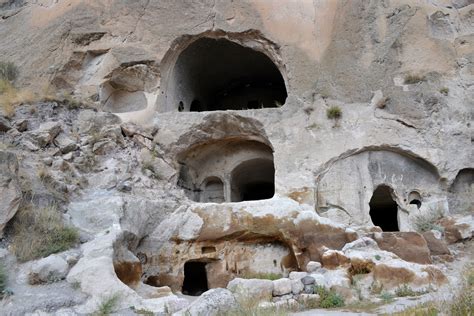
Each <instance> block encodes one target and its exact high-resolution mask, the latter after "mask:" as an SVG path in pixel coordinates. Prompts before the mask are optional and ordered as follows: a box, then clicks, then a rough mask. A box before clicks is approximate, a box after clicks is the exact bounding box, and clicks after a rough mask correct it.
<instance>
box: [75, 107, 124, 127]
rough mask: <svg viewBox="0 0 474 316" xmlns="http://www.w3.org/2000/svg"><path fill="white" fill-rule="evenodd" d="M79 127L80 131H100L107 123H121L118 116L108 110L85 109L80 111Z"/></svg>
mask: <svg viewBox="0 0 474 316" xmlns="http://www.w3.org/2000/svg"><path fill="white" fill-rule="evenodd" d="M77 119H78V122H77V129H78V131H79V132H80V133H98V132H99V131H100V130H101V129H102V128H103V127H104V126H106V125H114V124H120V122H121V120H120V118H119V117H118V116H116V115H114V114H112V113H107V112H96V111H92V110H84V111H81V112H80V113H79V116H78V118H77Z"/></svg>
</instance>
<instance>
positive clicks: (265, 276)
mask: <svg viewBox="0 0 474 316" xmlns="http://www.w3.org/2000/svg"><path fill="white" fill-rule="evenodd" d="M239 277H241V278H243V279H263V280H271V281H273V280H278V279H281V278H282V277H283V276H282V275H281V274H278V273H261V272H255V273H254V272H245V273H242V274H241V275H239Z"/></svg>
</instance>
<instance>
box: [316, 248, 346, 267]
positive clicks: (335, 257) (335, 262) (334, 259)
mask: <svg viewBox="0 0 474 316" xmlns="http://www.w3.org/2000/svg"><path fill="white" fill-rule="evenodd" d="M321 262H322V264H323V266H324V267H325V268H328V269H335V268H337V267H340V266H344V265H347V264H348V263H349V258H347V257H346V256H345V255H344V253H343V252H342V251H339V250H328V251H326V252H324V253H323V255H322V256H321Z"/></svg>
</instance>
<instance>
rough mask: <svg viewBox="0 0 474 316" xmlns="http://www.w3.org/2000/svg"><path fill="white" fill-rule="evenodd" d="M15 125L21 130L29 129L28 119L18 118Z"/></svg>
mask: <svg viewBox="0 0 474 316" xmlns="http://www.w3.org/2000/svg"><path fill="white" fill-rule="evenodd" d="M14 126H15V128H16V129H17V130H18V131H19V132H25V131H26V130H27V129H28V120H27V119H21V120H18V121H16V122H15V124H14Z"/></svg>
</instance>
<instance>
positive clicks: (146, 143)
mask: <svg viewBox="0 0 474 316" xmlns="http://www.w3.org/2000/svg"><path fill="white" fill-rule="evenodd" d="M132 140H133V141H134V142H135V143H137V144H138V145H140V146H142V147H145V148H148V149H149V150H152V149H153V142H152V141H151V140H150V139H148V138H145V137H143V136H142V135H133V138H132Z"/></svg>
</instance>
